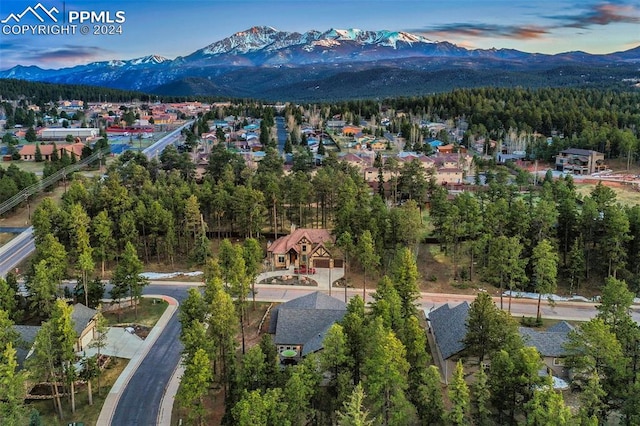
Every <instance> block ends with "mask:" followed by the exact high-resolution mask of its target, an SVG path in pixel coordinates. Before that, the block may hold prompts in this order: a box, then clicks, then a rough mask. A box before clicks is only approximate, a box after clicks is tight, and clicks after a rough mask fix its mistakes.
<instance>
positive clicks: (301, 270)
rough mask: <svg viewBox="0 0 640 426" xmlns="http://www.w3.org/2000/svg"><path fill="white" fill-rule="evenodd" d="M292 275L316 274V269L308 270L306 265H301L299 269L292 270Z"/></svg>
mask: <svg viewBox="0 0 640 426" xmlns="http://www.w3.org/2000/svg"><path fill="white" fill-rule="evenodd" d="M294 273H296V274H315V273H316V268H313V267H311V268H308V267H307V266H306V265H302V266H301V267H299V268H295V269H294Z"/></svg>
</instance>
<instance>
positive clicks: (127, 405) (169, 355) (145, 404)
mask: <svg viewBox="0 0 640 426" xmlns="http://www.w3.org/2000/svg"><path fill="white" fill-rule="evenodd" d="M191 284H194V283H191ZM188 289H189V286H164V285H149V286H147V287H146V288H145V289H144V293H145V294H164V295H167V296H171V297H173V298H175V299H176V300H178V302H182V301H183V300H184V299H185V298H186V296H187V290H188ZM179 336H180V322H179V321H178V315H177V313H176V314H174V315H173V316H172V317H171V319H170V320H169V322H168V323H167V325H166V327H165V328H164V331H163V332H162V334H160V336H159V337H158V340H156V342H155V343H154V345H153V346H152V347H151V349H150V350H149V353H148V354H147V356H146V357H145V358H144V360H143V361H142V362H141V363H140V366H139V367H138V369H137V370H136V372H135V373H134V374H133V376H131V379H130V380H129V383H128V384H127V386H126V388H125V389H124V390H123V391H122V394H121V396H120V399H119V400H118V406H117V408H116V410H115V413H114V415H113V417H112V419H111V424H112V425H114V426H115V425H127V426H134V425H139V426H150V425H155V424H156V422H157V419H158V412H159V409H160V403H161V401H162V397H163V395H164V391H165V388H166V386H167V383H169V380H170V379H171V375H172V374H173V371H174V370H175V368H176V366H177V365H178V363H179V362H180V353H181V352H182V343H180V339H179Z"/></svg>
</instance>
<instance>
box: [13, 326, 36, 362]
mask: <svg viewBox="0 0 640 426" xmlns="http://www.w3.org/2000/svg"><path fill="white" fill-rule="evenodd" d="M13 329H14V330H15V331H17V332H18V334H19V335H20V340H22V342H20V344H19V345H18V347H16V348H15V349H16V358H17V360H18V366H20V367H22V366H23V365H24V360H25V359H26V358H27V355H28V354H29V351H31V347H32V346H33V342H35V341H36V334H38V331H39V330H40V326H39V325H14V326H13Z"/></svg>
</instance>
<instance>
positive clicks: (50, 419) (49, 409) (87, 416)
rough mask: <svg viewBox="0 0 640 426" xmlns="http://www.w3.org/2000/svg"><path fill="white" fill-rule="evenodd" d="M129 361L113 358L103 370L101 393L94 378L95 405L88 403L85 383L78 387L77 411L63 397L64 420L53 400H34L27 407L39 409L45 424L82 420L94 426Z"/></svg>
mask: <svg viewBox="0 0 640 426" xmlns="http://www.w3.org/2000/svg"><path fill="white" fill-rule="evenodd" d="M128 363H129V360H128V359H123V358H113V357H112V358H111V361H110V362H109V364H108V365H107V368H106V369H105V370H104V371H103V372H102V377H101V379H100V384H101V387H100V395H98V382H97V380H96V379H94V380H92V382H91V383H92V389H93V405H89V403H88V400H89V396H88V394H87V388H86V386H85V385H81V386H77V387H76V412H75V413H74V414H71V405H70V403H69V398H68V397H66V398H63V399H62V406H63V413H64V418H63V419H62V420H60V419H59V418H58V416H57V415H56V413H55V410H54V408H53V401H52V400H40V401H32V402H30V403H28V404H27V409H28V410H29V411H31V409H33V408H35V409H36V410H38V411H39V412H40V416H41V418H42V424H43V425H47V426H49V425H51V426H66V425H68V424H70V423H74V422H82V423H84V424H85V426H93V425H95V424H96V423H97V422H98V417H99V416H100V411H101V410H102V406H103V405H104V401H105V399H106V398H107V395H108V394H109V390H110V389H111V387H112V386H113V384H114V383H115V381H116V380H117V379H118V377H119V376H120V374H121V373H122V370H124V368H125V367H126V366H127V364H128Z"/></svg>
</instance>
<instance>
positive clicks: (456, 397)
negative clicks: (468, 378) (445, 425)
mask: <svg viewBox="0 0 640 426" xmlns="http://www.w3.org/2000/svg"><path fill="white" fill-rule="evenodd" d="M449 399H450V400H451V410H450V411H449V415H448V418H449V422H450V423H451V424H453V425H466V424H468V420H467V415H468V413H469V405H470V400H469V388H468V387H467V383H466V382H465V381H464V369H463V367H462V361H458V362H457V363H456V369H455V371H454V373H453V379H452V381H451V385H450V387H449Z"/></svg>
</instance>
